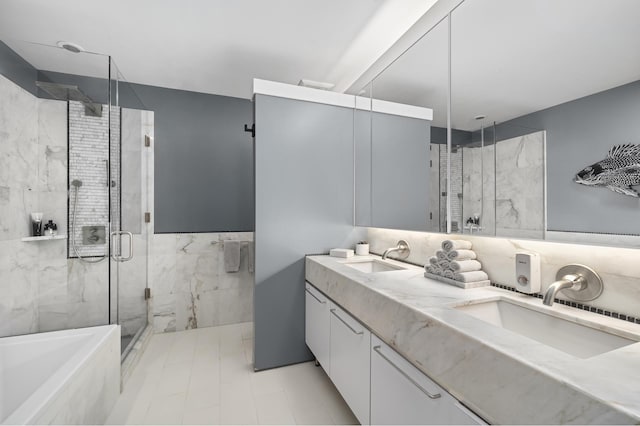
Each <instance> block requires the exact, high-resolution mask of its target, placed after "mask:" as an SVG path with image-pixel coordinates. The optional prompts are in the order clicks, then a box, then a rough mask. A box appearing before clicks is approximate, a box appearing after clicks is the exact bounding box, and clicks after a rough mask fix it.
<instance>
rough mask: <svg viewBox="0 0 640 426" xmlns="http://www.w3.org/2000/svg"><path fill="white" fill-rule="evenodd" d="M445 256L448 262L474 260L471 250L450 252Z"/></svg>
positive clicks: (474, 253)
mask: <svg viewBox="0 0 640 426" xmlns="http://www.w3.org/2000/svg"><path fill="white" fill-rule="evenodd" d="M447 256H448V259H449V260H468V259H475V258H476V252H475V251H473V250H451V251H450V252H449V253H447Z"/></svg>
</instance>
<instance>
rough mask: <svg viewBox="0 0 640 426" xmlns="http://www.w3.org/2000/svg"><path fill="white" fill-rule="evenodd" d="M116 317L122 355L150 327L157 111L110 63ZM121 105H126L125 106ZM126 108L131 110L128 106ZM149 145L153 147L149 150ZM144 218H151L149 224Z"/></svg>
mask: <svg viewBox="0 0 640 426" xmlns="http://www.w3.org/2000/svg"><path fill="white" fill-rule="evenodd" d="M111 83H112V84H111V100H112V105H113V106H114V109H115V111H114V112H113V114H112V117H118V119H117V121H115V123H112V131H111V144H110V150H111V163H110V173H111V200H110V202H111V233H110V239H111V248H112V252H111V258H110V268H111V275H110V277H111V289H112V292H111V300H112V303H111V306H112V309H111V318H112V321H113V322H117V323H118V324H120V326H121V333H122V334H121V336H122V350H123V355H126V353H127V352H128V351H129V349H130V348H131V346H132V345H133V343H135V341H136V338H137V336H139V335H140V333H142V331H143V330H144V328H145V326H146V325H147V323H148V303H147V300H146V297H145V289H146V287H147V276H148V253H149V237H150V235H152V234H153V228H152V225H151V223H150V216H148V215H147V213H149V215H150V212H151V209H150V204H149V203H150V199H149V193H150V185H151V179H150V172H151V169H150V165H151V161H152V157H151V152H152V149H151V146H150V145H151V141H152V139H153V113H152V112H150V111H146V108H145V107H144V104H143V103H142V101H141V100H140V98H139V97H138V96H137V95H136V93H135V91H134V90H133V87H132V86H131V85H130V84H129V83H127V82H126V80H125V79H124V77H123V76H122V73H121V72H120V70H119V69H118V67H117V66H116V64H115V62H114V61H113V59H112V60H111ZM120 106H122V107H120ZM124 106H126V108H125V107H124ZM147 145H148V146H147ZM145 219H149V222H147V221H146V220H145Z"/></svg>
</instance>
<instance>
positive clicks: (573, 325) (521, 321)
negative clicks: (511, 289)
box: [454, 299, 637, 358]
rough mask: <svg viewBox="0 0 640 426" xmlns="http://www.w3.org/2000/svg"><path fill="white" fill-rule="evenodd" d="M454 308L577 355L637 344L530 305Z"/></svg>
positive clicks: (480, 304)
mask: <svg viewBox="0 0 640 426" xmlns="http://www.w3.org/2000/svg"><path fill="white" fill-rule="evenodd" d="M540 303H542V302H540ZM454 308H455V309H457V310H459V311H461V312H464V313H466V314H469V315H471V316H473V317H476V318H478V319H479V320H482V321H484V322H487V323H489V324H493V325H495V326H498V327H502V328H504V329H506V330H509V331H512V332H514V333H517V334H520V335H522V336H525V337H528V338H530V339H533V340H536V341H538V342H540V343H544V344H545V345H547V346H551V347H553V348H556V349H559V350H561V351H563V352H565V353H567V354H570V355H573V356H575V357H578V358H590V357H592V356H595V355H600V354H603V353H605V352H609V351H612V350H614V349H618V348H621V347H624V346H627V345H631V344H633V343H637V341H636V340H632V339H628V338H626V337H622V336H618V335H616V334H612V333H609V332H607V331H604V330H598V329H596V328H592V327H588V326H586V325H583V324H579V323H577V322H575V321H573V320H572V319H571V318H563V317H561V316H556V315H558V312H554V315H551V314H550V313H547V312H545V311H544V308H542V307H541V308H540V309H541V310H536V309H535V307H533V306H530V307H529V306H526V305H520V304H518V303H514V301H511V300H507V299H499V300H491V301H484V302H478V303H472V304H468V305H461V306H455V307H454ZM594 315H595V314H594Z"/></svg>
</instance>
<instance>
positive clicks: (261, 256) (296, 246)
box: [254, 95, 357, 370]
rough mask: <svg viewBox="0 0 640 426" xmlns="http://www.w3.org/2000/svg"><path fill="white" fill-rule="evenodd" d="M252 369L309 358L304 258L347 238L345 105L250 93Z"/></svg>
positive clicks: (350, 236) (349, 167)
mask: <svg viewBox="0 0 640 426" xmlns="http://www.w3.org/2000/svg"><path fill="white" fill-rule="evenodd" d="M254 105H255V123H256V137H255V149H254V152H255V208H256V214H255V251H256V255H255V259H256V263H255V289H254V327H255V329H254V368H255V369H256V370H262V369H266V368H272V367H278V366H282V365H287V364H293V363H297V362H303V361H307V360H311V359H313V356H312V354H311V352H310V351H309V349H308V348H307V346H306V344H305V335H304V256H305V255H306V254H313V253H326V252H328V250H329V249H331V248H335V247H346V246H350V245H352V244H353V243H354V242H355V241H354V239H355V235H354V233H355V232H357V231H354V228H353V110H352V109H349V108H341V107H335V106H329V105H323V104H317V103H311V102H304V101H297V100H291V99H283V98H277V97H272V96H266V95H256V96H255V101H254Z"/></svg>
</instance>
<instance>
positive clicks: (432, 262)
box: [429, 256, 439, 265]
mask: <svg viewBox="0 0 640 426" xmlns="http://www.w3.org/2000/svg"><path fill="white" fill-rule="evenodd" d="M438 260H439V259H438V257H437V256H431V257H430V258H429V265H437V264H438Z"/></svg>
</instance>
